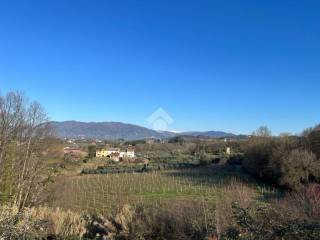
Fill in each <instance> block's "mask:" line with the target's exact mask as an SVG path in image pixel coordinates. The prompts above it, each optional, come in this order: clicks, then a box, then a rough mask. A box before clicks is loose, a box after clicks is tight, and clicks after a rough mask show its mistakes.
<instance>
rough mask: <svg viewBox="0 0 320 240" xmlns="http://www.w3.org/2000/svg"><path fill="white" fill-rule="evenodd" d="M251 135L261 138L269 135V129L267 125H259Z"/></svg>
mask: <svg viewBox="0 0 320 240" xmlns="http://www.w3.org/2000/svg"><path fill="white" fill-rule="evenodd" d="M253 135H254V136H257V137H263V138H266V137H271V131H270V130H269V128H268V127H267V126H261V127H259V128H258V129H257V130H256V131H255V132H253Z"/></svg>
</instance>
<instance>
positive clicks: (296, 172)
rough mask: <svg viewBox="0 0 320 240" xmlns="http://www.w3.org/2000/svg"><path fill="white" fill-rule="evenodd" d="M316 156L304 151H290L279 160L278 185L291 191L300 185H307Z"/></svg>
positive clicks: (314, 165) (315, 162) (315, 163)
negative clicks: (279, 174)
mask: <svg viewBox="0 0 320 240" xmlns="http://www.w3.org/2000/svg"><path fill="white" fill-rule="evenodd" d="M316 165H317V158H316V156H315V155H314V154H313V153H311V152H308V151H306V150H298V149H295V150H292V151H291V152H290V153H289V155H288V156H285V157H283V158H282V159H281V164H280V168H281V177H280V179H279V184H280V185H282V186H286V187H289V188H292V189H298V188H300V187H301V184H302V183H308V182H309V180H310V179H311V178H312V176H313V171H314V168H316V167H317V166H316Z"/></svg>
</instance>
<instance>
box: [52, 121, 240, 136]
mask: <svg viewBox="0 0 320 240" xmlns="http://www.w3.org/2000/svg"><path fill="white" fill-rule="evenodd" d="M51 125H52V126H53V127H54V129H55V131H56V135H57V136H58V137H60V138H76V139H80V138H92V139H125V140H138V139H145V138H159V139H164V138H171V137H175V136H193V137H198V136H199V137H210V138H223V137H237V135H235V134H232V133H226V132H222V131H208V132H181V133H176V132H169V131H162V132H158V131H155V130H152V129H148V128H145V127H141V126H137V125H133V124H127V123H121V122H78V121H64V122H51Z"/></svg>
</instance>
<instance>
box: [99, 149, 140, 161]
mask: <svg viewBox="0 0 320 240" xmlns="http://www.w3.org/2000/svg"><path fill="white" fill-rule="evenodd" d="M96 156H97V157H109V158H111V159H112V160H114V161H119V160H120V159H122V158H134V157H135V154H134V148H133V147H128V148H127V149H126V150H125V151H121V149H120V148H106V149H100V150H97V151H96Z"/></svg>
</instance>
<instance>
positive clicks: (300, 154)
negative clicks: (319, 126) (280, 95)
mask: <svg viewBox="0 0 320 240" xmlns="http://www.w3.org/2000/svg"><path fill="white" fill-rule="evenodd" d="M314 131H316V130H314ZM311 132H313V131H311ZM261 133H263V134H261ZM266 133H267V134H266ZM309 134H310V133H308V134H307V135H304V136H301V137H296V136H289V135H284V136H281V137H276V138H275V137H271V136H270V134H269V133H268V130H266V129H265V130H264V131H261V129H260V134H257V135H256V136H254V137H252V139H250V141H249V142H248V144H247V146H246V149H245V157H244V159H243V167H244V169H245V170H247V171H248V172H249V173H251V174H253V175H255V176H257V177H259V178H262V179H264V180H266V181H269V182H271V183H274V184H277V185H279V186H281V187H285V188H289V189H294V190H297V189H299V188H301V187H302V186H303V185H304V184H308V183H310V182H319V181H320V160H319V159H318V158H317V156H316V155H315V154H314V153H313V152H312V148H311V146H310V141H309Z"/></svg>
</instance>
